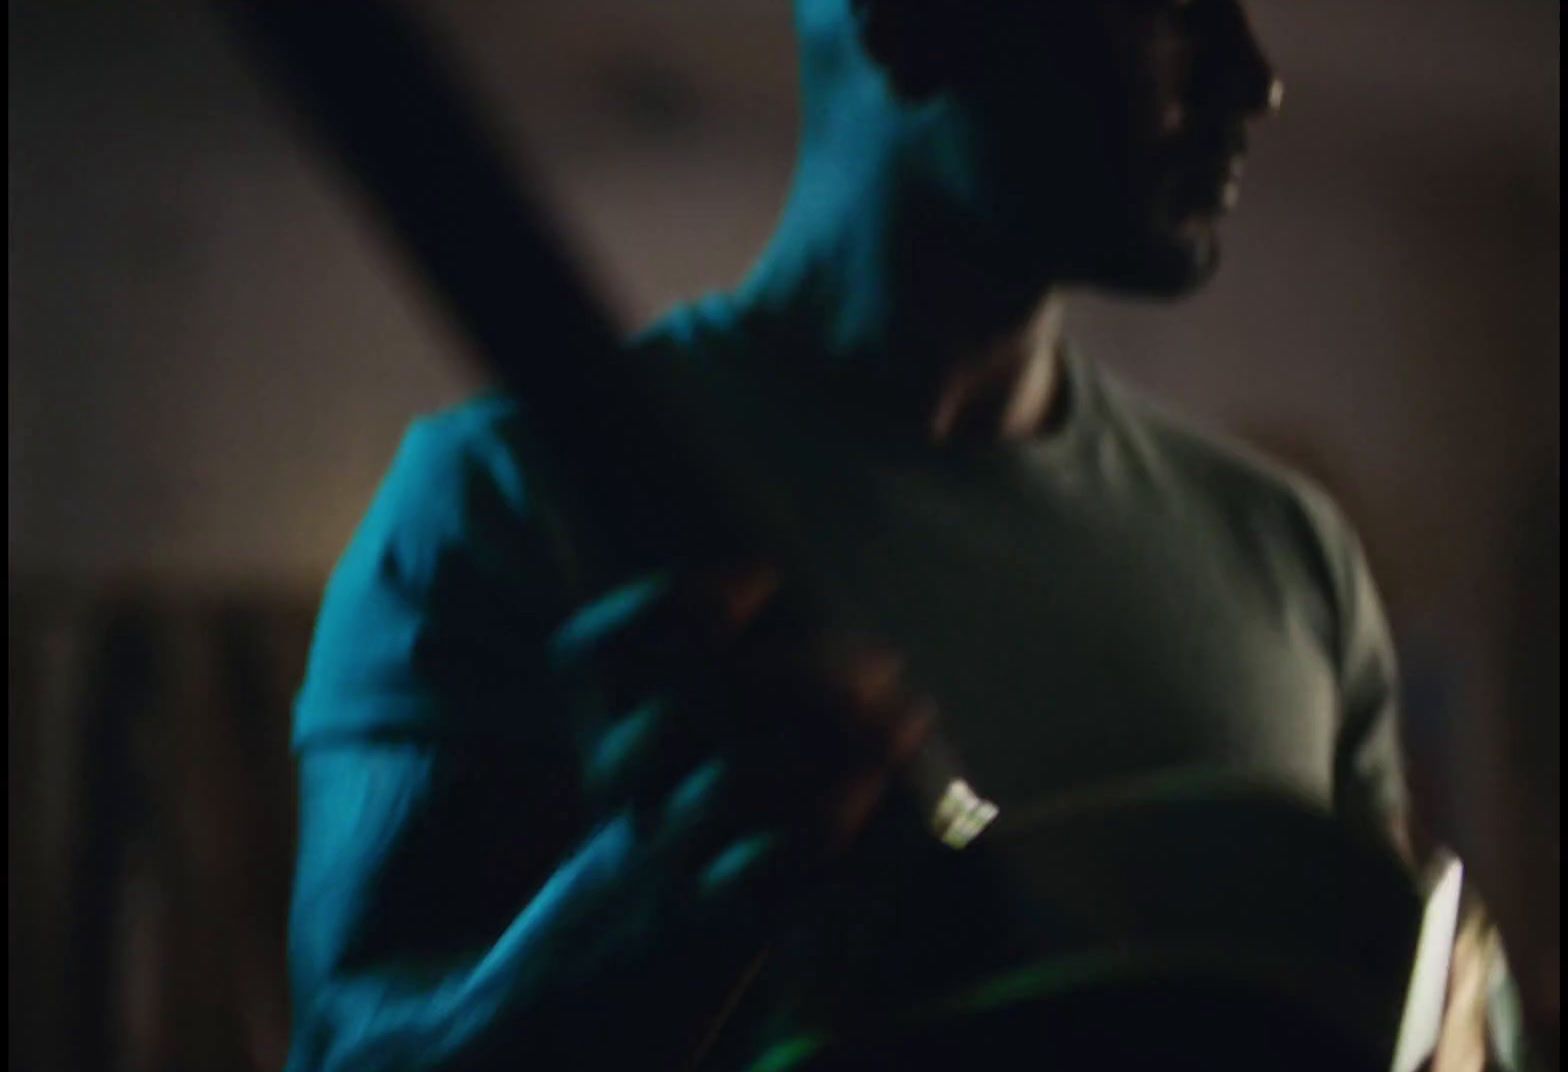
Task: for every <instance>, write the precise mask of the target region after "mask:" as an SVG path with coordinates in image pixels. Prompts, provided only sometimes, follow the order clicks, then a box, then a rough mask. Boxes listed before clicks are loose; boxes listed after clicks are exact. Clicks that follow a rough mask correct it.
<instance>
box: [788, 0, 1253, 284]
mask: <svg viewBox="0 0 1568 1072" xmlns="http://www.w3.org/2000/svg"><path fill="white" fill-rule="evenodd" d="M797 21H798V25H799V29H800V35H801V42H802V55H803V70H804V86H805V107H806V117H807V118H806V142H805V154H804V156H805V159H804V160H803V162H802V169H803V172H807V171H809V170H810V169H812V168H813V167H814V164H816V163H821V162H822V158H824V157H825V158H828V161H829V167H828V168H827V169H826V170H827V172H828V173H829V174H830V175H831V174H852V173H853V172H854V169H855V167H856V164H855V163H854V162H853V160H851V159H849V158H851V157H854V156H855V155H857V154H861V155H876V154H878V153H880V159H882V160H884V161H894V162H896V167H897V169H898V170H899V172H900V176H899V181H900V182H901V183H904V184H906V185H910V186H913V187H917V188H918V189H919V197H920V199H921V200H922V201H923V202H925V203H927V204H929V205H931V206H933V207H934V209H935V210H936V211H938V212H940V213H942V214H943V215H946V216H947V217H948V220H949V226H953V221H957V225H958V226H960V227H961V228H962V229H963V230H964V231H966V232H967V234H966V235H965V240H966V241H969V242H972V243H974V248H975V249H977V250H980V251H983V255H984V256H985V257H986V258H987V259H988V260H989V261H992V262H993V263H992V266H991V267H992V268H993V269H994V270H998V271H1003V272H1006V273H1008V274H1009V276H1011V277H1013V278H1015V279H1016V280H1017V281H1018V282H1019V283H1021V284H1023V285H1026V286H1027V285H1039V286H1044V285H1046V284H1050V283H1065V284H1083V285H1092V286H1098V287H1104V288H1109V289H1115V290H1123V291H1131V292H1137V293H1146V294H1157V295H1175V294H1181V293H1184V292H1186V291H1189V290H1191V289H1193V288H1195V287H1196V286H1198V285H1200V284H1201V283H1203V282H1204V281H1205V280H1206V279H1207V278H1208V277H1209V276H1210V275H1211V274H1212V272H1213V270H1214V267H1215V264H1216V262H1217V257H1218V247H1217V242H1216V234H1215V231H1216V224H1217V222H1218V219H1219V217H1220V216H1221V215H1222V214H1223V212H1224V210H1225V209H1226V208H1228V207H1229V203H1230V201H1231V200H1233V199H1234V197H1235V193H1236V180H1237V178H1238V177H1239V169H1240V162H1241V157H1242V154H1243V152H1244V148H1245V126H1246V124H1247V122H1248V121H1249V120H1251V119H1254V118H1256V117H1258V116H1260V115H1262V114H1264V113H1266V112H1267V111H1269V110H1270V109H1271V107H1272V106H1273V105H1274V104H1275V103H1277V94H1278V89H1277V86H1276V83H1275V80H1274V75H1273V72H1272V70H1271V69H1270V67H1269V65H1268V62H1267V60H1266V59H1265V58H1264V56H1263V54H1262V52H1261V50H1260V49H1259V47H1258V45H1257V42H1256V40H1255V39H1254V37H1253V35H1252V32H1251V30H1250V28H1249V26H1248V24H1247V20H1246V16H1245V13H1244V12H1243V10H1242V0H797ZM814 157H815V158H816V159H815V160H814ZM822 170H823V169H821V168H816V171H818V172H820V171H822Z"/></svg>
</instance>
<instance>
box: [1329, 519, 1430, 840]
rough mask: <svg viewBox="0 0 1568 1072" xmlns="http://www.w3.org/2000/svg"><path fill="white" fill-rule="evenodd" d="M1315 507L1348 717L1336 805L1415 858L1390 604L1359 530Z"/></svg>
mask: <svg viewBox="0 0 1568 1072" xmlns="http://www.w3.org/2000/svg"><path fill="white" fill-rule="evenodd" d="M1307 508H1308V512H1309V514H1311V515H1312V517H1313V521H1314V528H1316V530H1317V534H1318V539H1319V541H1320V544H1321V550H1322V554H1323V557H1324V563H1325V565H1326V567H1327V575H1328V580H1329V583H1330V585H1331V587H1332V591H1331V592H1330V597H1331V605H1332V606H1333V608H1334V628H1333V637H1332V643H1333V647H1334V651H1333V655H1334V659H1335V662H1336V666H1337V672H1338V679H1339V699H1340V712H1339V715H1340V718H1339V724H1338V727H1337V729H1336V738H1335V746H1334V807H1335V810H1336V811H1337V812H1338V813H1339V814H1340V815H1341V816H1342V817H1344V818H1345V819H1346V821H1347V822H1348V823H1349V824H1350V825H1351V826H1352V827H1354V828H1356V829H1359V830H1361V831H1363V832H1365V833H1367V834H1369V835H1370V836H1372V837H1374V838H1376V839H1378V840H1380V841H1382V842H1383V843H1385V844H1392V846H1393V847H1394V848H1395V849H1396V850H1397V851H1398V852H1399V854H1400V855H1401V856H1404V857H1406V858H1407V859H1408V858H1409V855H1410V843H1409V828H1408V823H1409V799H1408V792H1407V790H1406V785H1405V770H1404V759H1403V746H1402V742H1401V737H1400V717H1401V716H1400V696H1399V668H1398V663H1397V660H1396V657H1395V653H1394V642H1393V636H1392V634H1391V632H1390V630H1389V626H1388V619H1387V617H1386V615H1385V613H1384V610H1383V601H1382V599H1381V597H1380V596H1379V594H1378V590H1377V585H1376V584H1375V582H1374V581H1373V578H1372V572H1371V569H1370V567H1369V566H1368V564H1367V559H1366V554H1365V552H1364V550H1363V549H1362V545H1361V541H1360V539H1359V538H1358V537H1357V536H1356V533H1355V530H1354V529H1353V528H1352V527H1351V525H1350V523H1349V522H1348V521H1347V520H1346V519H1345V518H1344V516H1343V515H1342V514H1341V513H1340V511H1339V509H1338V508H1337V507H1336V506H1335V505H1334V504H1333V502H1332V501H1331V500H1330V499H1329V497H1328V496H1327V495H1326V494H1324V493H1322V492H1321V491H1318V490H1317V489H1315V488H1313V489H1309V493H1308V495H1307Z"/></svg>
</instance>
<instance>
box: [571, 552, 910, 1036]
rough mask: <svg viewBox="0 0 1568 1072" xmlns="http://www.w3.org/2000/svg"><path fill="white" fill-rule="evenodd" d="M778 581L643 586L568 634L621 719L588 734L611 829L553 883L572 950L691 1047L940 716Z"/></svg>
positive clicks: (601, 989) (611, 712)
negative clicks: (577, 941)
mask: <svg viewBox="0 0 1568 1072" xmlns="http://www.w3.org/2000/svg"><path fill="white" fill-rule="evenodd" d="M777 589H778V585H777V582H776V578H775V576H774V574H773V573H772V572H771V571H770V570H768V569H766V568H758V567H748V568H741V569H728V570H722V571H715V572H713V573H712V574H709V575H705V576H697V577H691V578H687V579H683V580H679V581H667V580H652V581H645V582H642V583H639V584H636V585H632V586H629V587H627V588H624V589H620V590H618V591H616V592H614V593H612V594H611V595H610V596H608V597H606V598H604V599H602V600H599V601H598V602H596V603H594V604H591V605H590V606H588V607H586V608H584V609H583V610H582V611H580V612H579V613H578V614H577V615H576V616H574V617H573V619H572V620H571V621H570V622H568V623H567V625H566V626H565V627H564V628H563V629H562V630H561V632H560V635H559V637H558V641H557V654H558V657H559V659H560V660H561V662H562V664H563V665H564V666H565V667H566V668H568V670H569V671H571V672H573V673H577V674H582V675H585V678H584V680H585V681H587V682H588V683H589V684H590V686H591V687H592V689H593V691H594V692H595V693H596V697H595V698H596V701H597V703H596V707H599V708H601V709H602V710H604V711H605V712H607V714H606V715H605V716H604V717H602V718H600V719H599V720H598V724H597V725H595V726H594V727H593V728H592V730H591V731H590V732H589V734H588V737H587V740H586V741H585V746H584V755H585V764H586V769H585V771H584V783H585V788H586V789H587V792H588V794H589V798H590V800H591V801H593V802H594V804H595V805H596V807H597V808H598V809H599V812H598V813H599V815H601V816H602V820H603V821H602V824H601V825H600V826H599V827H598V829H597V833H596V834H595V836H594V838H593V839H592V840H591V841H590V842H589V843H588V845H587V846H586V847H585V848H584V850H583V852H582V854H580V855H579V857H578V858H577V859H575V860H574V861H572V863H571V864H569V865H568V868H566V869H563V872H562V873H561V875H560V876H558V877H560V878H562V881H566V882H568V884H569V889H568V891H567V896H568V897H569V898H571V899H573V900H575V901H576V904H577V908H578V909H579V911H573V912H571V913H570V914H571V916H572V917H573V918H575V919H577V920H578V921H580V923H581V924H582V925H583V926H582V938H583V940H584V941H585V942H586V945H577V946H576V947H575V948H573V949H563V950H562V954H563V955H564V956H569V957H571V959H572V961H573V963H574V964H575V969H574V970H573V972H572V974H574V975H577V974H578V973H579V972H586V973H587V974H586V975H583V976H582V977H581V978H580V982H579V985H580V986H581V987H583V988H584V989H585V991H587V992H589V993H592V994H594V995H595V998H596V1000H593V1001H592V1002H591V1004H595V1005H599V1004H601V1002H600V1001H599V1000H597V999H605V998H607V999H609V1000H611V1001H613V1002H615V1003H616V1004H617V1005H618V1008H616V1009H615V1010H613V1011H612V1010H609V1009H603V1010H602V1011H603V1012H604V1013H605V1014H606V1015H607V1017H609V1018H610V1019H613V1020H615V1021H617V1022H619V1023H622V1024H625V1023H626V1022H627V1021H626V1019H625V1014H626V1013H627V1012H628V1011H631V1010H630V1009H629V1006H636V1010H635V1014H634V1017H633V1018H634V1019H635V1020H637V1021H638V1022H641V1023H648V1022H650V1020H656V1021H659V1022H660V1024H661V1026H663V1027H666V1028H672V1029H674V1030H675V1032H676V1034H677V1035H678V1036H681V1037H680V1038H676V1039H672V1040H671V1042H672V1044H673V1045H676V1046H678V1047H679V1046H686V1045H689V1043H690V1042H691V1041H694V1040H695V1039H694V1033H695V1032H699V1031H700V1030H701V1026H702V1023H703V1021H704V1019H705V1018H707V1017H711V1016H712V1015H714V1013H715V1012H716V1011H717V1006H718V1004H720V1003H722V999H723V996H724V993H725V991H726V989H727V988H729V987H730V986H731V985H732V984H733V983H734V981H735V979H736V977H737V975H738V974H739V972H740V971H741V970H743V969H744V967H745V965H746V964H747V963H748V962H749V961H750V960H751V959H752V958H753V957H754V956H755V955H756V953H757V952H758V950H759V949H760V947H761V945H762V944H763V943H764V942H765V941H766V940H767V938H768V937H769V932H770V929H771V927H772V926H773V925H774V924H775V923H776V922H777V920H778V918H779V913H781V912H782V911H785V910H787V909H788V907H789V906H790V904H792V903H793V902H794V900H795V899H796V898H797V897H798V896H799V894H800V893H801V892H803V891H804V890H805V889H806V888H808V887H809V884H810V883H811V881H812V880H813V878H814V877H815V876H817V875H819V874H820V873H821V871H822V869H823V867H824V866H825V865H827V864H829V863H830V862H831V861H833V860H834V859H835V858H837V857H839V856H841V855H842V854H843V853H844V852H846V851H847V850H848V849H849V848H850V847H851V846H852V844H853V842H854V840H855V838H856V836H857V835H858V834H859V833H860V832H861V830H862V829H863V828H864V827H865V825H866V824H867V822H868V820H869V819H870V818H871V816H872V815H873V814H874V812H875V810H876V808H877V806H878V804H879V803H880V802H881V801H882V800H883V799H884V798H885V796H886V793H887V789H888V787H889V785H890V783H891V781H892V779H893V778H894V776H895V775H896V773H897V770H898V768H899V766H900V765H901V764H902V763H903V762H905V761H907V759H908V758H909V757H910V756H911V755H913V753H914V752H915V750H916V749H917V748H918V747H919V745H920V744H921V742H922V741H923V740H924V738H925V735H926V733H927V732H928V729H929V727H930V723H931V719H932V707H931V705H930V704H929V703H928V702H927V701H924V700H922V699H919V698H917V697H915V696H912V695H911V694H910V693H909V691H908V690H907V689H906V688H905V687H904V684H903V680H902V673H901V666H900V663H899V660H898V658H897V657H896V656H895V655H894V654H893V653H891V652H890V651H888V650H886V649H885V648H883V647H880V646H878V645H876V644H874V643H871V642H867V641H854V640H850V639H847V638H842V637H834V636H832V635H831V634H829V633H828V632H827V631H825V630H823V629H821V628H819V627H817V626H815V625H814V624H809V623H805V622H802V621H800V620H799V619H798V618H795V617H793V616H792V615H791V614H790V613H789V611H788V608H787V606H786V601H785V600H784V599H783V598H781V597H780V595H779V592H778V590H777ZM568 871H570V872H571V876H570V878H567V877H566V874H567V872H568ZM572 929H573V930H577V929H578V928H576V927H574V928H572ZM628 984H630V985H629V988H628ZM621 1003H625V1004H624V1005H622V1004H621Z"/></svg>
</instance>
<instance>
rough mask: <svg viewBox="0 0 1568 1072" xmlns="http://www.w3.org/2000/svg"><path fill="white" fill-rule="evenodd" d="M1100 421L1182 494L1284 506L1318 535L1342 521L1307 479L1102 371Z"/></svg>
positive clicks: (1251, 508)
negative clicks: (1105, 419) (1104, 419)
mask: <svg viewBox="0 0 1568 1072" xmlns="http://www.w3.org/2000/svg"><path fill="white" fill-rule="evenodd" d="M1102 393H1103V396H1104V398H1105V399H1106V402H1105V409H1106V411H1107V413H1108V415H1109V419H1108V423H1109V424H1110V425H1111V426H1112V427H1113V428H1114V429H1115V434H1117V435H1118V437H1119V438H1121V439H1122V440H1123V441H1124V443H1125V444H1126V445H1127V448H1128V449H1129V451H1130V452H1132V453H1133V454H1134V455H1136V456H1138V457H1139V458H1141V459H1142V460H1143V461H1144V464H1145V466H1146V467H1147V468H1149V469H1150V470H1152V471H1154V472H1156V473H1158V474H1159V475H1160V476H1162V477H1163V478H1164V479H1165V480H1166V481H1168V482H1170V483H1171V484H1172V485H1174V486H1175V487H1177V488H1178V489H1179V490H1180V491H1181V492H1183V493H1185V494H1186V495H1188V496H1197V497H1201V498H1203V499H1206V500H1208V501H1210V502H1212V503H1214V504H1215V505H1216V506H1217V507H1219V508H1222V509H1225V510H1227V511H1242V512H1245V513H1248V514H1253V513H1255V512H1256V511H1259V510H1264V511H1285V512H1287V513H1289V514H1291V515H1293V516H1296V517H1297V518H1298V520H1301V521H1305V522H1306V523H1308V524H1309V525H1310V527H1311V528H1312V530H1313V531H1314V533H1315V534H1316V535H1317V536H1318V537H1320V538H1326V537H1330V536H1333V535H1336V534H1337V533H1338V531H1339V530H1341V529H1343V528H1345V527H1346V526H1347V523H1346V521H1345V520H1344V518H1343V516H1342V515H1341V513H1340V510H1339V507H1338V505H1337V504H1336V503H1335V501H1334V498H1333V496H1332V495H1331V494H1330V493H1329V491H1328V490H1327V489H1326V488H1324V487H1323V486H1322V485H1321V484H1320V483H1319V482H1318V481H1317V480H1316V479H1315V478H1314V477H1312V476H1309V475H1308V474H1307V473H1305V472H1303V471H1302V470H1300V469H1299V468H1297V467H1295V466H1293V465H1291V464H1289V463H1287V462H1286V461H1284V460H1282V459H1280V458H1278V457H1276V456H1275V455H1273V454H1271V453H1269V452H1268V451H1267V450H1265V449H1264V448H1263V447H1260V446H1258V445H1257V444H1256V443H1253V442H1250V441H1248V440H1246V439H1244V438H1242V437H1241V436H1239V435H1237V434H1234V433H1232V432H1228V431H1225V430H1223V429H1221V428H1220V427H1218V426H1217V425H1216V424H1215V423H1213V422H1209V421H1205V420H1203V419H1201V418H1198V417H1195V416H1192V415H1190V414H1187V413H1184V412H1182V411H1180V410H1179V409H1177V408H1176V407H1174V406H1172V405H1170V404H1168V403H1166V402H1165V401H1163V400H1159V399H1156V398H1154V397H1153V396H1151V395H1149V394H1147V393H1145V392H1143V391H1140V390H1137V389H1135V388H1133V387H1130V386H1128V385H1126V384H1125V383H1123V382H1121V381H1119V380H1117V379H1114V378H1111V377H1106V378H1105V383H1104V386H1103V388H1102Z"/></svg>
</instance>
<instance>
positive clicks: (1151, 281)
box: [1101, 220, 1220, 299]
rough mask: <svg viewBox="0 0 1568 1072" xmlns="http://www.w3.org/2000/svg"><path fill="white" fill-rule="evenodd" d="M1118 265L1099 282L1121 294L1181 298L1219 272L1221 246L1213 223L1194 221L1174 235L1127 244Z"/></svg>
mask: <svg viewBox="0 0 1568 1072" xmlns="http://www.w3.org/2000/svg"><path fill="white" fill-rule="evenodd" d="M1129 245H1130V248H1129V249H1128V250H1127V253H1126V255H1125V256H1124V257H1123V258H1120V260H1121V264H1120V265H1119V266H1117V268H1116V270H1114V271H1112V272H1111V273H1110V274H1109V277H1108V278H1105V279H1103V280H1101V285H1103V286H1105V287H1106V288H1107V289H1110V290H1115V291H1118V292H1120V293H1124V294H1129V295H1134V296H1139V297H1147V298H1165V299H1174V298H1183V297H1186V296H1187V295H1189V294H1193V293H1195V292H1197V291H1199V290H1202V289H1203V287H1204V286H1205V285H1206V284H1207V283H1208V282H1209V281H1210V280H1211V279H1213V278H1214V275H1215V273H1216V272H1218V271H1219V265H1220V243H1219V236H1218V234H1217V232H1216V229H1215V226H1214V221H1212V220H1202V221H1193V222H1190V223H1188V224H1186V225H1185V226H1182V227H1180V228H1178V229H1176V230H1174V232H1165V233H1161V234H1157V235H1149V236H1147V237H1145V238H1144V240H1143V241H1140V242H1136V243H1130V244H1129Z"/></svg>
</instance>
